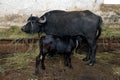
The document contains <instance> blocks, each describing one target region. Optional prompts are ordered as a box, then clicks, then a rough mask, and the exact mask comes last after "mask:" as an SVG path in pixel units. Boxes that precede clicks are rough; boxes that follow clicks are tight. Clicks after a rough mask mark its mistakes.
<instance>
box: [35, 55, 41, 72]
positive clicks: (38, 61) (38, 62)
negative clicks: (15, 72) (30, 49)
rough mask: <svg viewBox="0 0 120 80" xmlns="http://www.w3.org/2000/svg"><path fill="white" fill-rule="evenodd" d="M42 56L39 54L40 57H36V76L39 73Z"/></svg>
mask: <svg viewBox="0 0 120 80" xmlns="http://www.w3.org/2000/svg"><path fill="white" fill-rule="evenodd" d="M40 56H41V54H39V55H38V56H37V57H36V65H35V73H36V74H38V73H39V64H40Z"/></svg>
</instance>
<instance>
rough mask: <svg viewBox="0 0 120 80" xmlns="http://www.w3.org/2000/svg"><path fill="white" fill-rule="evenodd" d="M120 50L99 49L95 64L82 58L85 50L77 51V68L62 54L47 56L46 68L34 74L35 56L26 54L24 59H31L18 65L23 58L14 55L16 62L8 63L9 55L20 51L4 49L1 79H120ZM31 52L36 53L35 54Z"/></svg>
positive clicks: (73, 60)
mask: <svg viewBox="0 0 120 80" xmlns="http://www.w3.org/2000/svg"><path fill="white" fill-rule="evenodd" d="M119 52H120V51H116V52H103V53H97V61H96V64H95V65H94V66H93V67H91V66H88V62H83V61H82V58H84V57H85V54H80V55H79V54H74V55H73V56H72V65H73V69H69V68H67V67H65V66H64V64H63V58H62V57H60V56H59V55H57V56H54V57H52V58H50V57H47V58H46V60H45V64H46V70H41V69H40V73H39V74H38V75H35V74H34V68H35V56H34V57H23V60H22V62H26V60H28V61H27V63H24V64H23V63H21V64H20V65H17V64H18V63H19V62H20V61H21V60H18V59H13V61H12V62H13V63H12V62H11V64H7V63H8V62H9V61H7V60H10V59H7V58H9V57H16V55H13V54H6V55H5V54H4V55H3V54H2V53H1V55H0V65H1V66H0V69H1V70H0V80H120V53H119ZM15 54H16V53H15ZM23 54H24V53H21V54H18V55H19V57H18V58H21V55H23ZM27 54H28V53H27ZM37 54H38V53H37ZM18 55H17V56H18ZM28 55H29V56H33V54H31V55H30V54H28ZM28 55H27V56H28ZM24 58H26V59H24ZM27 58H29V59H27ZM14 60H18V63H14ZM6 64H7V65H6ZM22 65H23V66H22ZM21 66H22V67H21Z"/></svg>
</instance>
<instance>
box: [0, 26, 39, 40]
mask: <svg viewBox="0 0 120 80" xmlns="http://www.w3.org/2000/svg"><path fill="white" fill-rule="evenodd" d="M36 36H37V34H34V35H31V34H26V33H24V32H22V31H21V29H20V28H19V27H18V26H11V27H10V28H9V29H6V30H3V31H0V38H1V39H2V38H33V37H36Z"/></svg>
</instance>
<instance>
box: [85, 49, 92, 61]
mask: <svg viewBox="0 0 120 80" xmlns="http://www.w3.org/2000/svg"><path fill="white" fill-rule="evenodd" d="M90 55H91V48H90V47H89V48H88V52H87V55H86V57H85V58H83V61H88V60H90Z"/></svg>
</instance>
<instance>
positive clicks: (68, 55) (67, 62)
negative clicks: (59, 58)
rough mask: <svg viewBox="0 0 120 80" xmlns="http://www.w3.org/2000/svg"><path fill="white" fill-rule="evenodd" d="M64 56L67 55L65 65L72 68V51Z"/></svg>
mask: <svg viewBox="0 0 120 80" xmlns="http://www.w3.org/2000/svg"><path fill="white" fill-rule="evenodd" d="M64 56H65V59H64V64H65V66H68V67H69V68H72V64H71V53H66V54H65V55H64Z"/></svg>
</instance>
